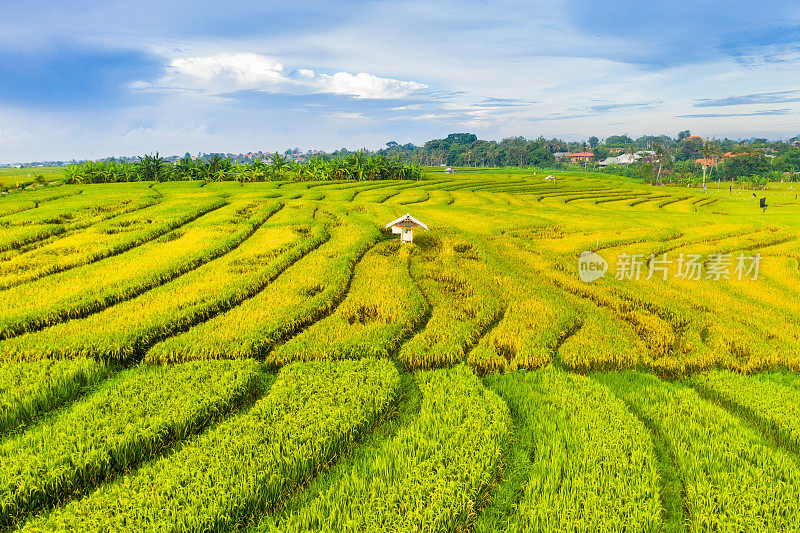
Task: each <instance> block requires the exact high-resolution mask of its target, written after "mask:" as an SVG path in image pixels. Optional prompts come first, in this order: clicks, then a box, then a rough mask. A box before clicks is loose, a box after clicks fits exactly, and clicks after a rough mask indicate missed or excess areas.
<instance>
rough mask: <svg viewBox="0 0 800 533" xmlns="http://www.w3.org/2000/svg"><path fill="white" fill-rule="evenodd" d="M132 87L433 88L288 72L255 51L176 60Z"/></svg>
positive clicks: (393, 93)
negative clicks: (163, 71) (149, 79)
mask: <svg viewBox="0 0 800 533" xmlns="http://www.w3.org/2000/svg"><path fill="white" fill-rule="evenodd" d="M131 87H132V88H133V89H138V90H151V89H154V88H157V89H165V88H169V89H189V90H194V91H202V92H205V93H208V94H212V95H213V94H221V93H226V92H232V91H238V90H256V91H265V92H273V93H277V92H282V93H290V94H309V93H331V94H341V95H348V96H353V97H356V98H404V97H407V96H410V95H413V94H415V93H419V92H420V91H424V90H425V89H427V88H428V86H427V85H425V84H423V83H418V82H415V81H403V80H396V79H393V78H382V77H379V76H375V75H373V74H369V73H366V72H360V73H358V74H350V73H349V72H337V73H335V74H320V73H316V72H314V71H313V70H311V69H307V68H300V69H297V70H296V71H294V72H292V73H289V74H287V73H286V72H285V69H284V66H283V64H281V63H280V62H279V61H277V60H276V59H274V58H271V57H268V56H265V55H261V54H255V53H252V52H245V53H220V54H214V55H208V56H195V57H179V58H174V59H172V61H171V62H170V65H169V67H168V69H167V73H166V75H165V76H164V77H162V78H161V79H160V80H159V81H158V83H157V84H155V85H153V84H149V83H146V82H135V83H134V84H132V86H131Z"/></svg>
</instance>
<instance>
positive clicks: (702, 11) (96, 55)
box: [0, 0, 800, 162]
mask: <svg viewBox="0 0 800 533" xmlns="http://www.w3.org/2000/svg"><path fill="white" fill-rule="evenodd" d="M228 4H230V5H228ZM0 13H2V16H0V162H17V161H31V160H41V159H70V158H72V157H76V158H84V157H92V158H99V157H105V156H109V155H123V154H124V155H132V154H138V153H145V152H152V151H155V150H158V151H160V152H161V153H168V154H171V153H180V154H182V153H184V152H187V151H188V152H192V153H195V152H200V151H206V152H208V151H224V152H237V153H238V152H242V151H245V152H246V151H250V150H275V149H281V150H283V149H286V148H290V147H300V148H323V149H335V148H340V147H343V146H344V147H348V148H358V147H369V148H378V147H381V146H383V145H384V143H386V142H387V141H391V140H394V141H397V142H400V143H406V142H413V143H416V144H421V143H423V142H424V141H426V140H428V139H431V138H434V137H442V136H444V135H446V134H448V133H450V132H455V131H470V132H475V133H477V134H478V135H479V136H481V137H482V138H490V139H501V138H503V137H507V136H513V135H523V136H525V137H537V136H539V135H544V136H546V137H552V136H557V137H562V138H568V139H585V138H587V137H589V136H590V135H597V136H598V137H601V138H602V137H605V136H608V135H612V134H622V133H627V134H629V135H631V136H639V135H642V134H660V133H667V134H669V135H672V136H675V135H676V134H677V132H678V131H681V130H684V129H690V130H691V131H692V132H693V133H694V134H698V135H703V136H709V137H713V136H716V137H718V138H721V137H726V136H727V137H732V138H738V137H750V136H766V137H769V138H776V139H777V138H788V137H792V136H795V135H798V134H800V120H798V117H800V3H797V2H786V1H781V2H778V1H772V0H764V1H759V2H752V1H750V2H745V1H739V0H728V1H726V2H722V1H702V0H695V1H693V2H688V1H681V0H678V1H672V2H663V1H658V2H649V1H634V0H610V1H604V2H586V1H577V0H566V1H564V0H561V1H559V0H550V1H548V2H543V1H542V2H539V1H507V2H485V1H460V2H451V1H437V2H430V1H424V2H423V1H406V0H393V1H385V2H383V1H378V2H374V1H373V2H319V1H311V2H303V1H301V2H281V3H276V2H263V1H262V2H256V1H245V2H235V3H225V2H218V1H216V2H205V1H193V2H188V1H177V2H164V1H163V0H162V1H159V2H156V1H150V0H143V1H140V2H135V3H134V2H122V1H113V0H112V1H103V2H99V1H92V2H88V1H83V0H76V1H73V2H46V1H36V0H28V1H24V2H23V1H13V0H12V1H8V0H2V1H0Z"/></svg>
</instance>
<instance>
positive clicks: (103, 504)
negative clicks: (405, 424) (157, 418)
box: [21, 359, 399, 531]
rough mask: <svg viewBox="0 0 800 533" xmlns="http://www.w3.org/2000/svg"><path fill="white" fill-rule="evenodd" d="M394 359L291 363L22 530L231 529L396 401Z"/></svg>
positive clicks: (276, 498) (331, 457)
mask: <svg viewBox="0 0 800 533" xmlns="http://www.w3.org/2000/svg"><path fill="white" fill-rule="evenodd" d="M398 386H399V375H398V373H397V370H396V369H395V368H394V366H393V365H392V364H391V363H389V362H388V361H386V360H383V361H378V360H373V359H361V360H358V361H347V362H311V363H293V364H292V365H289V366H287V367H285V368H284V369H283V370H282V371H281V373H280V374H279V375H278V377H277V379H276V380H275V382H274V383H273V384H272V386H271V387H269V392H268V393H267V395H266V396H264V397H263V398H262V399H260V400H258V401H257V402H256V403H255V404H254V405H253V407H252V408H250V409H248V410H247V411H245V412H243V413H241V414H238V415H236V416H233V417H231V418H229V419H228V420H226V421H225V422H223V423H221V424H219V425H217V426H216V427H214V428H212V429H211V430H210V431H208V432H206V433H205V434H203V435H202V436H200V437H199V438H197V439H195V440H194V441H192V442H191V443H189V444H188V445H187V446H185V447H184V448H181V449H180V450H179V451H177V452H176V453H174V454H171V455H167V456H165V457H163V458H160V459H157V460H155V461H153V462H150V463H148V464H146V465H145V466H143V467H142V468H140V469H139V470H138V471H137V472H136V473H135V474H132V475H129V476H125V477H122V478H120V479H119V480H118V481H116V482H113V483H110V484H108V485H105V486H102V487H100V488H99V489H98V490H96V491H94V492H93V493H91V494H89V495H88V496H86V497H84V498H82V499H79V500H75V501H74V502H72V503H69V504H67V505H65V506H64V507H61V508H58V509H55V510H54V511H52V512H51V513H47V514H44V515H41V516H40V517H37V518H33V519H32V520H30V521H29V522H28V523H27V524H26V525H25V526H24V527H23V528H21V531H40V530H42V529H46V530H48V531H74V529H75V528H79V529H80V530H81V531H109V530H120V529H136V530H137V531H186V530H192V531H195V530H222V529H232V528H235V527H237V526H240V525H242V524H245V523H247V522H248V521H249V520H251V519H252V517H253V516H254V515H255V514H256V513H260V512H263V511H265V510H268V509H270V508H273V507H274V506H276V505H278V504H279V503H280V502H281V501H282V500H283V499H284V498H285V497H286V496H287V495H288V494H289V493H290V492H291V491H292V490H293V489H294V488H296V487H297V486H298V485H300V484H302V483H303V481H304V480H306V479H307V478H308V477H309V476H312V475H313V474H314V472H316V471H317V470H319V469H320V468H322V467H323V466H324V465H325V464H327V463H329V462H331V461H333V460H334V459H335V458H336V456H337V455H338V454H339V453H341V451H342V450H343V449H344V447H345V446H346V445H347V443H348V442H350V441H351V440H353V439H354V438H356V437H357V436H358V435H359V434H360V433H362V432H364V431H366V430H367V429H368V428H369V427H370V425H371V424H373V423H375V422H376V421H377V420H378V419H379V417H380V416H381V415H382V414H383V413H384V412H385V411H386V410H387V409H389V408H390V407H391V406H392V405H393V403H394V402H395V401H396V397H395V395H396V393H397V390H398Z"/></svg>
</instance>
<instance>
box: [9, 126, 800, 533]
mask: <svg viewBox="0 0 800 533" xmlns="http://www.w3.org/2000/svg"><path fill="white" fill-rule="evenodd" d="M450 140H451V141H452V142H454V143H456V144H457V146H460V147H464V146H468V145H469V143H472V142H475V141H476V140H472V141H471V140H470V137H468V136H466V137H465V136H455V137H452V138H451V139H450ZM590 141H591V140H590ZM526 142H527V141H526ZM648 142H652V143H659V142H663V143H664V144H665V145H666V143H667V140H666V139H659V138H653V139H650V140H649V141H648ZM670 142H671V141H670ZM679 142H680V143H689V144H687V145H686V146H687V148H686V149H687V150H688V149H689V148H691V147H692V146H695V147H697V148H698V149H699V150H701V152H702V151H705V150H706V148H709V149H710V148H711V147H710V146H709V145H707V144H705V143H703V142H701V143H699V144H698V142H697V139H696V138H695V139H692V137H691V135H688V134H687V135H685V136H684V138H683V139H682V140H681V141H679ZM458 143H461V144H458ZM464 143H467V144H464ZM631 143H633V144H631ZM512 144H513V143H509V146H511V145H512ZM589 144H590V145H591V144H594V148H595V149H599V148H601V147H604V146H605V147H606V148H608V146H611V145H613V148H614V149H615V150H616V149H623V150H627V149H632V148H639V147H640V146H639V144H640V143H639V140H638V139H629V138H627V137H624V136H619V138H615V139H605V142H603V141H601V140H600V139H596V140H594V141H591V142H590V143H589ZM387 148H389V147H387ZM401 148H402V147H399V146H396V147H391V148H389V149H390V150H394V151H399V150H401ZM642 148H646V146H643V147H642ZM402 149H403V150H405V148H402ZM581 149H583V148H582V147H581ZM589 149H591V148H587V150H589ZM608 149H609V150H610V149H611V148H608ZM726 149H729V150H735V149H736V147H727V148H726ZM670 150H671V148H670ZM667 151H668V150H665V152H664V153H663V154H662V156H663V161H662V162H661V163H662V165H661V166H662V167H663V168H662V170H661V181H662V182H663V185H661V184H659V182H658V180H656V183H655V184H646V183H642V181H641V178H640V177H635V176H634V177H627V176H624V175H620V174H613V173H611V172H604V173H597V172H589V171H584V170H583V169H581V170H580V171H578V170H575V169H573V170H568V171H559V170H555V169H548V170H546V171H544V172H542V171H541V170H539V169H530V168H529V169H511V168H504V169H500V168H496V169H485V170H476V169H475V168H474V167H473V168H459V169H457V170H456V173H455V174H454V175H453V174H451V173H444V172H442V171H441V170H442V169H441V168H433V169H428V170H427V171H426V173H427V175H426V178H427V179H422V180H400V179H391V180H372V179H361V180H358V179H327V180H322V181H308V180H305V179H301V180H295V179H291V178H292V176H291V175H289V174H283V175H281V177H277V176H275V179H274V180H273V179H268V180H265V181H256V182H249V183H248V182H243V181H241V180H237V181H209V180H187V181H163V182H158V181H142V182H135V183H127V184H123V183H108V184H91V185H90V184H68V185H63V186H59V185H46V186H44V185H43V186H36V187H35V188H32V189H31V190H25V189H24V188H23V189H21V190H14V191H13V192H10V193H9V194H7V195H4V196H2V197H0V225H2V227H3V229H7V230H8V232H4V231H2V230H0V243H3V245H2V246H1V247H0V248H2V249H0V457H1V458H2V460H0V505H2V507H0V524H1V525H0V528H3V529H12V528H15V527H16V528H20V529H22V530H26V531H59V530H62V531H67V530H76V529H79V530H81V531H84V530H86V531H109V530H112V531H114V530H116V531H123V530H149V531H165V530H167V531H243V530H248V531H267V530H292V531H294V530H309V529H317V530H353V531H355V530H358V531H367V532H373V531H395V530H401V531H423V530H424V531H469V530H472V531H481V532H483V531H487V532H488V531H501V530H518V531H563V530H569V531H623V530H624V531H669V532H673V531H675V532H677V531H687V530H689V531H708V530H720V531H749V530H759V531H760V530H766V531H770V530H771V531H793V530H797V525H796V524H795V522H796V520H795V517H796V516H797V515H798V512H799V511H800V509H798V507H797V502H798V501H800V497H798V496H799V495H798V494H797V488H796V487H798V486H800V484H798V481H800V462H798V454H800V450H799V449H798V443H799V442H800V440H798V439H799V437H798V434H797V427H798V420H797V416H798V413H797V410H796V409H795V408H794V406H796V405H797V403H798V397H797V395H798V392H799V391H800V357H798V354H800V335H798V333H797V331H796V329H797V328H796V325H797V324H798V323H800V295H798V293H797V283H798V262H800V240H798V232H797V228H798V222H800V221H799V220H798V216H799V215H798V208H800V202H798V200H797V199H796V194H797V193H796V192H795V189H794V186H795V185H794V183H792V182H784V183H780V182H776V181H771V182H769V183H767V185H766V186H765V187H766V188H764V189H762V190H761V191H760V192H758V193H757V194H756V195H755V196H754V195H753V192H752V191H750V190H745V189H744V188H742V187H743V186H742V183H741V181H740V182H738V183H737V182H725V183H721V184H720V187H719V188H717V187H716V184H714V183H713V181H711V182H709V181H708V180H716V179H717V177H719V178H723V176H722V175H721V171H722V169H721V167H720V168H719V169H718V170H710V169H706V171H707V175H706V178H707V185H708V187H707V189H706V190H705V191H701V190H698V189H693V188H691V187H686V186H684V185H685V184H684V185H680V186H679V185H676V183H675V180H674V176H675V173H674V172H675V165H676V164H677V163H676V162H675V161H673V162H669V161H667V157H668V156H667V153H666V152H667ZM734 153H735V152H734ZM342 155H345V156H346V154H342ZM672 155H673V156H674V155H675V154H674V152H673V154H672ZM703 155H705V154H703ZM498 157H499V156H498ZM765 157H766V156H765ZM767 159H769V160H771V158H767ZM776 159H777V157H776ZM687 161H689V160H687ZM152 163H153V162H152V161H149V162H148V163H147V164H150V165H152ZM250 163H252V162H249V163H248V164H250ZM653 163H655V162H653ZM204 164H205V163H204ZM644 164H646V163H641V164H640V167H641V166H642V165H644ZM681 164H683V163H681ZM771 164H776V163H774V162H773V163H771ZM554 165H555V163H554ZM671 165H672V166H671ZM588 166H589V164H587V167H588ZM158 168H160V167H158ZM651 168H653V169H654V171H655V173H656V174H655V175H658V172H659V171H658V170H657V168H656V166H652V167H651ZM158 172H161V170H158ZM286 172H287V173H288V172H289V170H286ZM546 176H549V178H548V179H545V177H546ZM362 178H363V177H362ZM700 179H702V174H701V175H700ZM671 180H672V181H671ZM245 181H246V180H245ZM651 181H652V180H651ZM656 185H657V186H656ZM760 197H765V198H766V201H767V203H768V204H769V209H768V210H767V211H766V212H763V210H762V209H761V208H760V207H759V204H758V198H760ZM409 212H410V213H411V214H412V215H413V216H414V217H416V218H418V219H419V220H421V221H423V222H425V223H426V224H427V225H428V227H429V228H430V230H425V229H422V228H416V229H415V230H414V232H413V244H402V243H401V242H400V240H399V238H398V236H397V235H396V234H394V233H393V232H392V230H390V229H388V228H385V224H386V223H387V222H389V221H391V220H394V219H396V218H398V217H400V216H402V215H403V214H405V213H409ZM586 252H588V254H587V253H586ZM592 254H597V255H596V256H595V255H592ZM587 257H588V258H590V259H591V260H592V261H594V262H593V263H592V265H593V267H592V269H588V267H584V266H581V265H584V263H585V261H587ZM756 267H757V268H756ZM587 272H589V273H590V274H592V275H593V276H594V277H596V279H593V280H591V281H590V280H588V279H586V274H587ZM271 372H274V373H275V375H273V374H271ZM793 528H794V529H793Z"/></svg>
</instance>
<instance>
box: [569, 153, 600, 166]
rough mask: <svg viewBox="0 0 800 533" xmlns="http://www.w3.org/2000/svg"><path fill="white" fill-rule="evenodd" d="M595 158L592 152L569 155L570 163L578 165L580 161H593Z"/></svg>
mask: <svg viewBox="0 0 800 533" xmlns="http://www.w3.org/2000/svg"><path fill="white" fill-rule="evenodd" d="M593 158H594V153H592V152H573V153H571V154H567V159H569V161H570V163H577V162H579V161H591V160H592V159H593Z"/></svg>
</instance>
